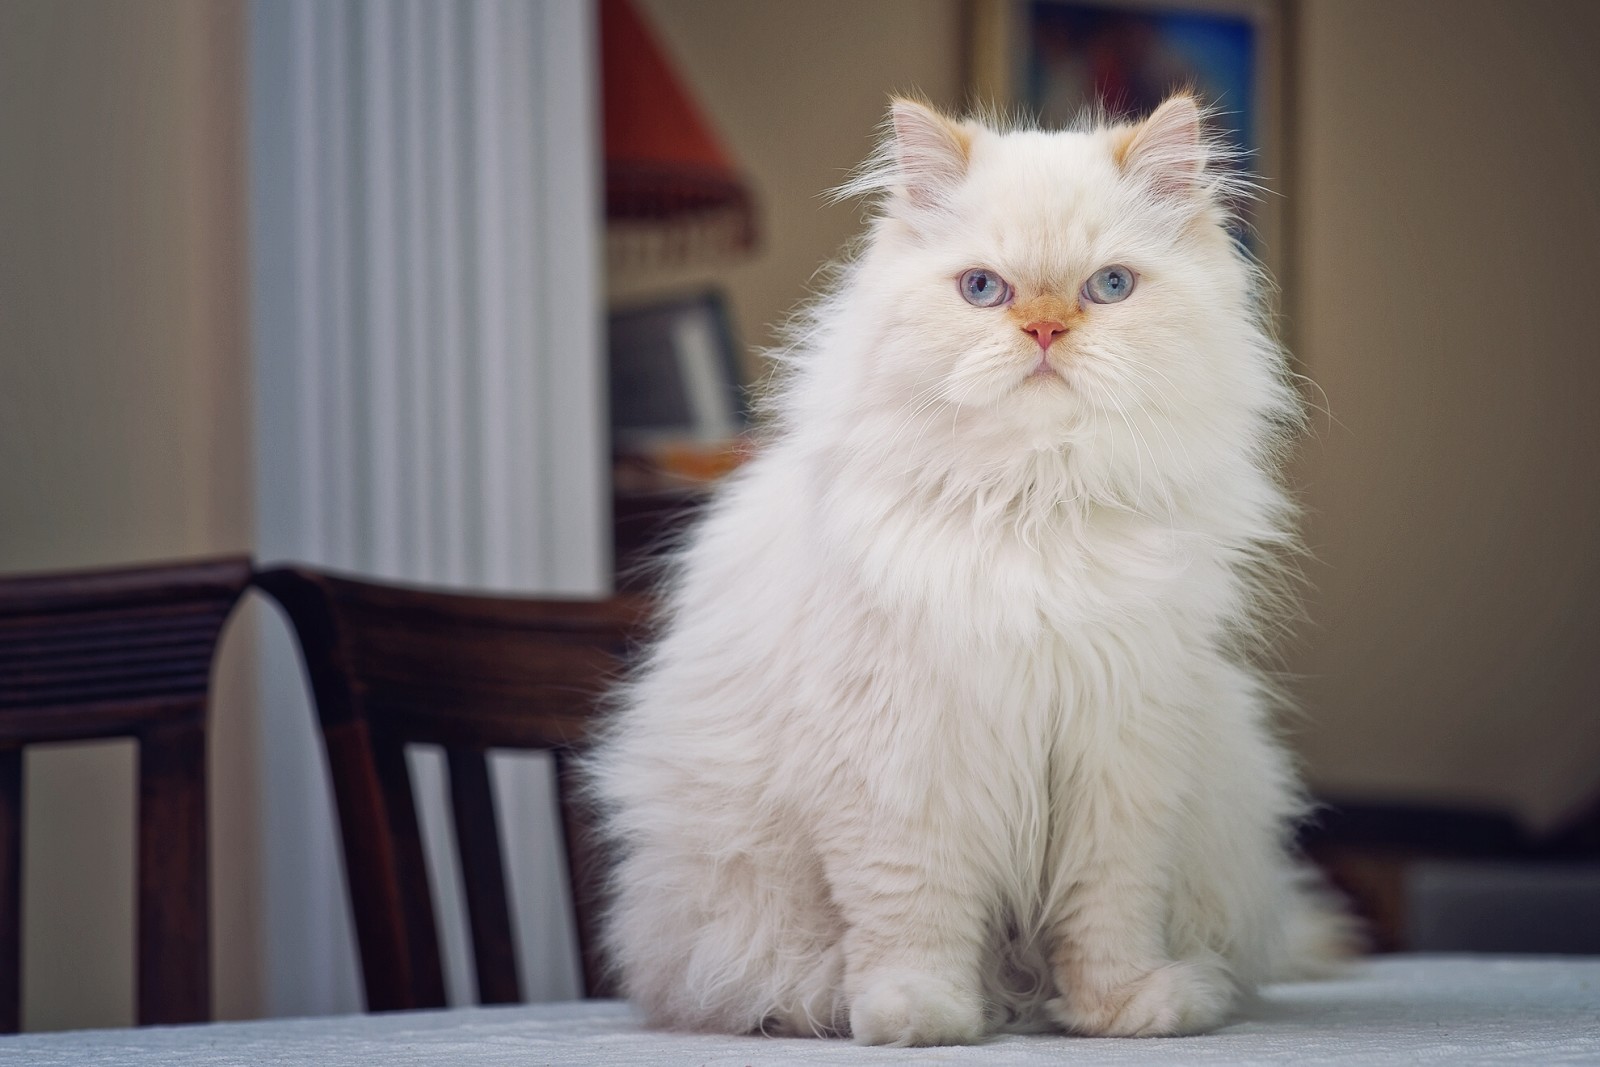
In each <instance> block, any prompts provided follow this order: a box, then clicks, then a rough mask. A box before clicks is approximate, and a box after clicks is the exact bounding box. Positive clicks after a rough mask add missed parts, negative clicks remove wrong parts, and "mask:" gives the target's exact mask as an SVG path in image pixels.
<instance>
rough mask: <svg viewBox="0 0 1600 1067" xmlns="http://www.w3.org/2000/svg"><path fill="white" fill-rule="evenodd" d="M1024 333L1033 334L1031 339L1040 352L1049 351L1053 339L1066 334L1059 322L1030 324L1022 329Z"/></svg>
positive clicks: (1053, 341)
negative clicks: (1036, 344) (1037, 343)
mask: <svg viewBox="0 0 1600 1067" xmlns="http://www.w3.org/2000/svg"><path fill="white" fill-rule="evenodd" d="M1022 331H1023V332H1024V333H1031V334H1033V339H1034V340H1035V341H1038V342H1039V348H1040V350H1041V351H1049V349H1050V346H1051V345H1052V344H1054V343H1055V339H1056V338H1057V337H1060V336H1061V335H1062V334H1064V333H1066V332H1067V328H1066V327H1065V326H1063V325H1062V324H1061V323H1059V322H1030V323H1028V324H1027V325H1026V326H1024V327H1023V328H1022Z"/></svg>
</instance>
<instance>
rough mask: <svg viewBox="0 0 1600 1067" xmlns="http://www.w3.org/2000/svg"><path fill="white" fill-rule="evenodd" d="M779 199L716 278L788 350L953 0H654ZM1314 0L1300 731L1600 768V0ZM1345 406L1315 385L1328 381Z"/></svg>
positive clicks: (1478, 756) (1548, 814) (1376, 769)
mask: <svg viewBox="0 0 1600 1067" xmlns="http://www.w3.org/2000/svg"><path fill="white" fill-rule="evenodd" d="M640 6H641V8H642V9H643V10H644V12H645V13H646V14H647V15H648V16H649V17H650V18H651V21H652V22H653V24H654V25H655V26H656V28H657V29H658V30H659V32H660V33H661V35H662V36H663V37H664V38H665V39H666V41H667V43H668V45H669V46H670V49H671V51H672V53H673V56H674V58H675V59H676V60H677V62H678V64H679V67H680V71H681V72H682V73H683V75H684V76H685V78H686V80H687V81H688V82H689V83H690V84H691V86H692V87H693V89H694V91H695V92H696V93H697V94H698V96H699V98H700V100H701V102H702V104H703V105H704V107H705V110H706V112H707V113H708V114H709V116H710V118H711V119H712V121H713V122H714V124H715V126H716V128H717V129H718V130H719V131H720V132H721V134H722V136H723V137H724V138H725V140H726V142H727V145H728V147H729V149H730V150H731V151H732V153H733V155H734V156H735V157H736V158H737V160H738V161H739V162H740V163H741V164H742V165H743V167H744V168H745V169H746V170H747V171H748V172H749V174H750V175H751V177H752V178H753V180H754V183H755V187H756V190H757V193H758V195H759V196H760V197H761V199H762V203H763V205H764V207H765V212H766V214H765V221H766V226H767V240H766V244H765V245H764V247H763V249H762V251H761V252H760V254H759V255H757V256H756V257H754V258H753V259H751V260H749V261H742V262H738V263H734V264H731V265H729V266H727V267H726V268H725V269H722V270H719V271H702V272H698V273H695V274H685V275H682V276H679V277H672V276H661V275H658V276H656V277H655V278H650V279H638V278H622V279H613V294H614V295H615V296H618V297H621V298H631V297H634V296H636V295H638V294H639V293H640V292H648V291H658V290H661V289H666V288H671V287H673V286H675V285H684V284H691V283H695V282H700V281H703V280H706V279H713V280H718V281H721V282H723V283H724V284H725V285H726V286H727V288H728V289H729V291H730V293H731V296H732V301H733V305H734V308H735V311H736V313H737V320H738V324H739V327H740V329H741V331H742V333H743V337H744V340H745V341H746V342H747V343H750V344H764V343H770V341H771V339H772V335H771V333H770V332H769V326H770V324H771V323H774V322H776V321H779V320H780V319H781V318H782V317H783V316H784V315H785V314H786V313H787V312H788V311H789V310H790V309H791V308H792V307H793V306H794V305H795V304H796V303H797V302H799V301H801V300H802V299H803V298H804V296H805V294H806V287H807V283H808V279H809V278H810V276H811V274H812V272H813V271H814V270H815V269H816V268H817V267H818V266H819V265H821V264H822V263H823V262H824V261H826V260H827V259H828V258H829V257H831V256H832V255H834V254H835V252H836V251H837V250H838V248H839V246H840V245H841V244H842V243H843V241H844V240H845V239H846V238H848V237H849V236H850V235H852V234H854V233H855V232H857V230H858V229H859V218H860V215H859V209H858V208H857V207H855V206H852V205H835V206H829V205H827V204H825V203H824V202H823V201H822V200H821V199H820V198H819V194H820V193H821V192H822V191H823V190H825V189H827V188H829V187H830V186H832V185H834V184H836V183H837V182H838V181H839V179H840V177H841V176H842V175H843V174H844V172H845V170H846V169H848V168H849V167H851V166H853V165H854V164H855V163H856V162H858V161H859V159H860V158H861V157H862V156H863V155H864V154H865V152H866V150H867V148H868V146H869V139H870V135H871V133H872V131H873V127H874V125H875V124H876V122H877V121H878V120H879V118H880V117H881V114H882V109H883V105H884V99H885V97H886V95H887V94H888V93H889V92H891V91H894V90H905V89H909V88H920V89H922V90H923V91H924V92H926V93H927V94H928V95H929V96H930V97H931V98H932V99H933V100H934V101H935V102H938V103H942V104H954V103H958V102H960V101H961V100H962V99H963V97H964V96H965V92H964V87H963V85H962V83H961V70H962V67H963V63H964V56H963V45H962V42H961V21H960V15H961V11H960V6H959V5H958V4H955V3H920V2H916V0H911V2H905V3H850V2H836V3H820V4H765V3H762V4H755V3H748V2H744V0H715V2H708V0H643V2H642V3H641V4H640ZM1442 6H1443V5H1440V4H1438V3H1434V2H1431V0H1400V2H1389V0H1337V2H1335V0H1309V2H1307V3H1303V4H1299V5H1296V9H1297V11H1298V14H1299V18H1298V20H1297V22H1298V33H1297V34H1296V35H1295V37H1296V39H1295V40H1294V42H1293V43H1292V45H1291V53H1292V56H1291V58H1294V57H1298V59H1299V65H1298V67H1297V68H1296V67H1291V68H1290V71H1289V74H1290V79H1291V84H1292V85H1293V86H1294V88H1295V93H1296V96H1295V99H1294V101H1293V103H1294V108H1295V110H1294V111H1293V112H1292V113H1291V115H1290V122H1291V123H1292V125H1293V129H1294V139H1293V141H1292V146H1293V147H1294V149H1295V155H1294V158H1293V159H1292V160H1291V164H1292V166H1293V168H1294V172H1295V173H1296V174H1297V175H1298V178H1297V180H1296V181H1295V183H1294V184H1293V185H1291V186H1289V187H1288V188H1286V189H1284V190H1283V191H1284V192H1285V193H1286V194H1287V196H1288V206H1289V209H1290V212H1291V214H1292V215H1293V216H1295V217H1296V218H1297V220H1298V224H1299V230H1298V232H1297V233H1294V234H1292V236H1291V241H1292V245H1291V247H1290V248H1288V249H1287V250H1286V252H1287V255H1286V257H1284V258H1285V259H1286V261H1287V263H1288V265H1289V266H1290V267H1291V268H1292V273H1291V274H1290V276H1289V281H1290V282H1291V284H1292V285H1293V288H1292V289H1291V290H1290V291H1289V292H1288V293H1287V294H1286V295H1287V298H1288V301H1289V307H1290V310H1291V312H1292V313H1293V316H1294V318H1293V322H1292V327H1293V336H1294V338H1295V342H1296V345H1297V348H1298V351H1297V355H1298V357H1299V358H1300V359H1301V360H1302V361H1303V363H1304V365H1305V367H1306V369H1307V370H1308V371H1309V373H1310V374H1311V375H1312V376H1313V377H1315V378H1316V379H1317V380H1318V381H1319V382H1320V384H1321V386H1322V387H1323V389H1325V390H1326V394H1327V402H1328V403H1329V404H1331V406H1332V410H1333V414H1334V415H1335V417H1336V419H1337V421H1336V422H1333V423H1330V422H1329V421H1328V420H1327V419H1326V418H1322V417H1319V418H1318V419H1317V420H1316V425H1317V436H1316V439H1315V440H1314V441H1312V442H1310V443H1308V445H1307V447H1306V450H1305V454H1304V460H1303V463H1302V464H1301V466H1300V469H1299V471H1298V472H1297V473H1298V476H1299V477H1300V479H1301V480H1302V481H1303V483H1304V499H1305V501H1306V504H1307V506H1308V508H1309V510H1310V516H1309V519H1308V536H1309V539H1310V541H1311V544H1312V546H1313V548H1314V549H1315V551H1316V554H1317V557H1318V562H1316V563H1314V564H1312V565H1311V566H1310V568H1309V577H1310V578H1311V580H1312V583H1313V584H1314V587H1315V588H1314V589H1313V590H1312V591H1311V593H1310V596H1309V603H1308V610H1309V614H1310V616H1311V619H1312V623H1311V625H1308V626H1306V627H1305V628H1304V629H1303V632H1302V637H1301V640H1300V643H1299V645H1298V646H1297V647H1296V648H1294V649H1292V650H1291V651H1290V655H1289V660H1290V662H1289V667H1290V669H1291V670H1292V671H1294V672H1296V673H1298V674H1300V675H1302V676H1303V677H1302V679H1301V681H1300V682H1299V686H1298V688H1299V692H1300V693H1301V694H1302V696H1303V698H1304V703H1305V705H1306V708H1307V715H1306V717H1305V718H1304V719H1303V721H1302V722H1301V723H1299V724H1298V725H1297V726H1296V727H1295V731H1296V732H1295V740H1296V743H1297V745H1298V746H1299V747H1300V749H1301V750H1302V752H1303V754H1304V755H1305V757H1306V759H1307V762H1308V766H1309V769H1310V772H1311V774H1312V776H1313V778H1314V779H1315V781H1316V783H1317V784H1318V785H1320V786H1323V787H1325V788H1327V789H1329V790H1332V791H1342V792H1365V793H1370V794H1382V795H1388V796H1397V797H1415V798H1438V799H1442V800H1481V801H1484V802H1489V803H1504V804H1509V805H1512V806H1514V807H1516V808H1517V809H1519V810H1520V811H1522V812H1523V813H1524V814H1525V815H1526V816H1528V817H1529V818H1531V819H1534V820H1535V821H1539V822H1544V821H1548V820H1549V819H1550V818H1552V817H1554V816H1555V815H1556V814H1558V813H1559V811H1560V810H1562V809H1563V807H1564V806H1566V805H1568V804H1570V803H1571V801H1572V800H1573V799H1574V798H1576V797H1577V796H1579V795H1581V794H1582V793H1583V792H1584V791H1585V790H1590V791H1592V790H1594V789H1595V788H1597V787H1600V723H1597V714H1596V713H1597V712H1600V707H1597V704H1600V699H1597V698H1600V665H1597V663H1596V661H1597V660H1600V656H1597V655H1596V653H1597V652H1600V649H1596V647H1595V646H1596V634H1597V632H1600V628H1597V624H1600V589H1597V588H1596V582H1597V568H1600V565H1597V564H1596V562H1595V555H1594V551H1593V549H1592V547H1591V543H1592V542H1593V541H1594V540H1595V536H1596V519H1597V518H1600V514H1597V511H1600V480H1597V479H1596V478H1595V476H1594V473H1593V470H1592V468H1593V465H1594V463H1595V461H1596V459H1597V458H1600V447H1597V446H1600V437H1597V430H1596V425H1597V420H1596V419H1595V418H1594V417H1592V416H1591V415H1590V414H1589V413H1590V412H1591V411H1593V410H1595V409H1596V402H1597V401H1600V395H1597V394H1600V341H1597V340H1596V338H1600V321H1597V319H1600V301H1596V300H1595V299H1593V293H1594V292H1595V290H1596V288H1597V283H1600V271H1597V267H1596V263H1597V259H1596V256H1597V252H1596V249H1597V248H1600V207H1597V204H1600V198H1597V197H1596V194H1595V192H1594V189H1595V182H1596V176H1597V174H1600V168H1597V164H1600V159H1597V158H1596V153H1597V146H1600V112H1597V107H1600V91H1597V90H1600V80H1597V77H1596V75H1595V73H1594V67H1593V60H1592V57H1593V55H1594V54H1595V53H1596V51H1597V46H1600V34H1597V13H1600V5H1592V4H1586V3H1571V4H1567V5H1561V6H1558V5H1554V4H1550V3H1513V2H1511V0H1502V2H1482V0H1478V2H1469V3H1455V4H1451V5H1449V15H1448V17H1445V16H1443V15H1442V14H1441V8H1442ZM1317 399H1318V402H1321V398H1320V397H1319V398H1317Z"/></svg>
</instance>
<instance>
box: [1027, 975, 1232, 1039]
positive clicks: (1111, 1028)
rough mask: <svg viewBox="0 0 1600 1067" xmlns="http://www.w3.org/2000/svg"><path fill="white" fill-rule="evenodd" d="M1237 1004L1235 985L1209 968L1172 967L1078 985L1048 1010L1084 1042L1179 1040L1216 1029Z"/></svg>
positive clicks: (1049, 1006)
mask: <svg viewBox="0 0 1600 1067" xmlns="http://www.w3.org/2000/svg"><path fill="white" fill-rule="evenodd" d="M1232 1004H1233V983H1232V982H1230V981H1229V980H1228V976H1227V974H1226V973H1224V972H1223V970H1222V968H1221V967H1219V966H1216V965H1213V964H1211V963H1208V962H1196V961H1188V962H1179V963H1167V964H1163V965H1162V966H1160V967H1156V968H1154V969H1153V970H1150V971H1146V972H1145V973H1144V974H1141V975H1139V976H1138V977H1137V978H1134V979H1133V980H1131V981H1125V982H1121V983H1119V984H1116V985H1112V986H1111V987H1110V988H1106V989H1101V988H1097V987H1096V986H1095V985H1094V984H1093V983H1092V982H1079V983H1077V985H1076V988H1071V989H1068V991H1067V992H1066V993H1065V994H1064V995H1062V996H1059V997H1057V998H1055V999H1054V1000H1052V1001H1050V1003H1049V1005H1048V1006H1047V1007H1048V1009H1049V1012H1050V1015H1051V1017H1052V1018H1054V1019H1055V1021H1056V1022H1057V1023H1059V1024H1060V1025H1061V1026H1062V1028H1063V1029H1066V1030H1069V1031H1071V1032H1072V1033H1075V1034H1082V1035H1084V1036H1085V1037H1177V1036H1180V1035H1183V1034H1200V1033H1204V1032H1205V1031H1207V1030H1212V1029H1215V1028H1216V1027H1217V1026H1219V1025H1221V1023H1222V1021H1223V1020H1224V1019H1225V1018H1227V1015H1228V1009H1229V1008H1230V1007H1231V1006H1232Z"/></svg>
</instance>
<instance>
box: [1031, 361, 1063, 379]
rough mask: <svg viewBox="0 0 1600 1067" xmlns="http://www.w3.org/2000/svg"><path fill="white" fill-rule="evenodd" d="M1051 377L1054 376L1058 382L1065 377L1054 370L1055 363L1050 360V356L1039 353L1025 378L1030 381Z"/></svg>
mask: <svg viewBox="0 0 1600 1067" xmlns="http://www.w3.org/2000/svg"><path fill="white" fill-rule="evenodd" d="M1051 378H1054V379H1055V380H1056V381H1058V382H1059V381H1065V379H1064V378H1062V377H1061V372H1060V371H1058V370H1056V368H1055V364H1053V363H1051V362H1050V357H1049V356H1047V355H1044V354H1041V355H1040V356H1039V362H1037V363H1035V364H1034V365H1033V369H1032V370H1031V371H1029V372H1028V377H1027V378H1026V379H1025V380H1026V381H1030V382H1031V381H1034V380H1036V379H1043V380H1049V379H1051Z"/></svg>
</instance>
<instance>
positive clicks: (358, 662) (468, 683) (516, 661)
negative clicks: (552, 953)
mask: <svg viewBox="0 0 1600 1067" xmlns="http://www.w3.org/2000/svg"><path fill="white" fill-rule="evenodd" d="M256 584H257V585H258V586H259V587H260V588H261V589H263V590H265V591H266V592H267V593H268V594H270V595H271V596H272V597H273V598H274V599H275V600H277V602H278V603H279V604H280V605H282V607H283V609H284V611H285V612H286V613H287V614H288V616H289V620H290V623H291V624H292V626H293V628H294V631H295V633H296V635H297V636H298V638H299V642H300V647H301V651H302V654H303V656H304V658H305V663H306V668H307V672H308V673H309V675H310V681H311V687H312V690H313V694H314V697H315V700H316V706H317V714H318V719H319V721H320V724H321V728H322V737H323V741H324V743H325V744H326V747H327V754H328V765H329V770H330V773H331V775H332V779H333V791H334V799H335V803H336V805H337V807H338V813H339V824H340V831H341V836H342V838H343V845H344V859H345V873H346V875H347V878H348V881H349V885H350V894H351V904H352V907H353V910H354V921H355V927H356V938H357V941H358V942H359V946H360V954H361V969H362V975H363V978H364V981H365V987H366V999H367V1008H368V1010H369V1011H386V1010H397V1009H414V1008H431V1007H441V1006H443V1005H444V1004H445V991H444V977H443V968H442V967H441V964H440V953H439V941H438V932H437V925H436V922H435V916H434V909H433V902H432V898H431V894H430V892H429V888H428V877H427V869H426V864H425V860H424V856H423V847H422V840H421V836H420V834H419V832H418V820H417V812H416V807H415V802H414V799H413V793H412V788H411V780H410V775H409V773H408V771H407V766H406V759H405V751H404V750H405V746H406V745H407V744H434V745H439V746H441V747H442V748H443V749H444V751H445V754H446V760H447V768H448V777H449V783H450V801H451V808H452V816H453V821H454V825H455V837H456V846H457V854H458V856H459V859H460V864H461V874H462V886H463V890H464V896H465V898H466V905H467V917H468V925H469V928H470V931H471V941H472V955H473V962H474V968H475V971H476V977H477V984H478V999H479V1001H480V1002H482V1003H485V1004H493V1003H506V1002H513V1001H518V1000H520V999H521V986H520V983H519V982H518V978H517V969H516V960H515V953H514V951H513V949H512V944H513V939H512V931H511V921H510V912H509V908H508V906H507V894H506V881H505V873H504V865H503V863H502V860H501V854H500V841H499V835H498V824H497V822H496V818H495V812H494V800H493V795H492V792H491V788H490V780H489V767H488V762H487V759H486V754H487V752H488V750H489V749H495V748H511V749H543V750H548V751H551V752H552V753H553V754H554V758H555V764H556V775H557V782H558V787H559V791H560V794H561V823H562V830H563V835H564V838H565V843H566V847H567V859H568V870H569V872H570V875H571V881H572V886H573V907H574V912H575V915H576V918H577V923H578V944H579V949H580V954H581V957H582V964H583V972H584V989H585V993H586V995H588V996H598V995H603V993H604V988H603V984H602V972H601V968H600V966H599V963H598V957H597V955H596V944H595V941H596V939H595V923H596V920H597V916H596V908H595V884H596V878H597V877H598V871H597V858H596V855H595V853H594V850H593V848H592V847H591V842H590V835H589V831H588V823H587V818H586V815H585V812H584V810H583V807H582V805H581V804H580V803H579V802H578V801H577V799H576V798H575V797H574V796H573V790H572V789H571V788H570V786H571V782H570V777H571V773H572V761H571V756H572V754H573V752H574V750H575V749H576V748H577V747H579V746H580V745H581V744H582V742H583V740H584V737H585V735H586V733H587V732H588V730H589V728H590V725H591V722H592V714H593V709H594V705H595V703H596V700H597V699H598V697H599V696H600V695H601V693H602V692H603V691H604V688H605V686H606V685H607V684H608V683H609V681H610V680H611V679H612V678H613V677H615V675H616V673H617V671H618V668H619V666H620V664H621V662H622V659H623V657H624V654H625V652H626V650H627V648H628V646H629V643H630V640H631V639H632V637H633V636H634V634H635V633H636V631H637V630H638V628H639V627H640V624H641V622H642V619H643V602H642V601H639V600H632V599H627V600H624V599H616V600H607V601H577V600H551V599H529V598H518V597H501V596H477V595H464V594H459V593H450V592H443V591H440V590H434V589H418V588H408V587H404V586H398V585H389V584H384V583H378V582H371V581H365V580H356V579H353V578H346V577H339V576H335V575H331V574H327V573H322V572H319V571H315V570H311V569H308V568H303V567H282V568H276V569H272V570H267V571H263V572H261V573H258V574H257V576H256Z"/></svg>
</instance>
